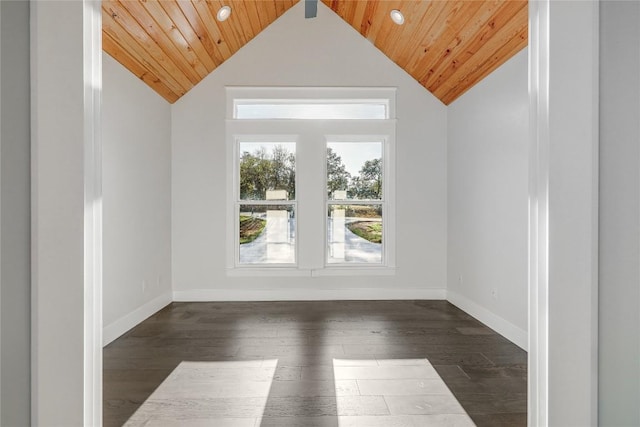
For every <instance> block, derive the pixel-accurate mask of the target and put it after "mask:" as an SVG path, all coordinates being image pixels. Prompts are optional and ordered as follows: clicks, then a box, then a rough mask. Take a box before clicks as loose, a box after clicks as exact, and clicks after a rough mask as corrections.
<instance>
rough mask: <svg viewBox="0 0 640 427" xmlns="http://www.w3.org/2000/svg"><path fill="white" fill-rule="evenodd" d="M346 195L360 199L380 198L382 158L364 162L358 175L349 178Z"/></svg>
mask: <svg viewBox="0 0 640 427" xmlns="http://www.w3.org/2000/svg"><path fill="white" fill-rule="evenodd" d="M347 195H348V196H349V198H351V199H361V200H377V199H381V198H382V159H372V160H367V161H366V162H364V165H362V168H361V169H360V175H359V176H354V177H352V178H351V181H350V183H349V189H348V191H347Z"/></svg>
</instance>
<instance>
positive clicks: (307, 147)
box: [226, 87, 396, 277]
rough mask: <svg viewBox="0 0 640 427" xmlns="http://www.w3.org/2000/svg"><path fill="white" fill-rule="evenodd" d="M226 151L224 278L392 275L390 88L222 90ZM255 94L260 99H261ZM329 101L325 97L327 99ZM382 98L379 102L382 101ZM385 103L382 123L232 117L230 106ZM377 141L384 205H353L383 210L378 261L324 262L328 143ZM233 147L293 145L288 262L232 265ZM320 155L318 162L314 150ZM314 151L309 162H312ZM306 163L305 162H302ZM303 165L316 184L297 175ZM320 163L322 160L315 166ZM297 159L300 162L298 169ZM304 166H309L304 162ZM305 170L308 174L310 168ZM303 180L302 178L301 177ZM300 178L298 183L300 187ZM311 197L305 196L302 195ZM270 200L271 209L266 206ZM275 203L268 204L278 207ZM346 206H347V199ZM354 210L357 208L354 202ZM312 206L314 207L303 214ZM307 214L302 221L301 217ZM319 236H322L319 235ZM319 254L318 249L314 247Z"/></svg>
mask: <svg viewBox="0 0 640 427" xmlns="http://www.w3.org/2000/svg"><path fill="white" fill-rule="evenodd" d="M226 89H227V120H226V147H227V148H226V152H227V165H228V167H229V169H228V170H229V171H230V172H231V174H230V175H231V176H230V177H229V174H228V175H227V176H228V178H227V224H228V225H230V224H233V227H231V226H227V227H226V229H227V239H226V243H227V275H228V276H248V277H252V276H253V277H265V276H299V277H319V276H386V275H394V274H395V252H396V245H395V235H396V233H395V205H396V203H395V145H396V144H395V129H396V119H395V91H396V90H395V88H248V87H241V88H238V87H227V88H226ZM261 95H262V96H261ZM328 95H331V96H328ZM383 95H384V96H383ZM384 97H386V98H387V99H388V105H389V108H388V110H387V112H388V114H389V115H390V116H389V118H388V119H365V120H362V119H348V120H345V119H331V120H325V119H235V118H234V116H233V114H234V111H235V110H234V105H235V102H236V101H237V100H238V99H267V98H268V99H269V100H273V99H277V100H283V102H287V100H297V101H296V102H299V101H300V100H305V101H309V100H317V99H334V100H353V99H357V100H363V99H376V100H379V99H381V98H384ZM342 141H344V142H358V141H360V142H375V141H381V142H382V143H383V154H382V155H383V201H377V200H375V201H358V202H359V203H360V202H362V203H360V204H372V202H373V203H374V204H378V203H381V204H383V221H384V226H383V243H382V262H381V263H375V264H374V263H370V264H369V263H328V262H327V261H328V256H327V254H328V235H327V226H328V225H327V213H328V206H329V204H328V200H327V199H328V196H327V189H326V167H327V161H326V150H327V143H328V142H342ZM240 142H294V143H295V144H296V199H295V205H294V209H295V211H296V232H295V233H296V234H295V245H296V247H295V261H296V262H295V264H273V263H255V264H253V263H252V264H240V263H239V220H238V212H239V211H238V208H239V205H240V204H252V203H253V201H251V200H244V201H242V200H240V195H239V191H240V189H239V178H240V176H239V173H240V171H239V156H240V153H239V146H240ZM320 149H321V150H322V152H323V153H324V155H323V156H322V158H321V159H318V158H317V156H318V155H319V150H320ZM314 150H315V156H314V157H313V158H312V156H313V155H314V153H312V152H313V151H314ZM305 158H306V159H305ZM303 159H305V161H307V162H313V165H312V166H313V168H315V169H314V171H315V172H317V173H320V174H322V177H321V179H317V178H314V177H310V176H309V175H311V174H312V172H307V171H306V170H305V171H304V172H302V168H303V167H304V166H303V165H304V161H302V160H303ZM320 160H321V161H320ZM301 161H302V164H301ZM307 166H309V165H308V164H307ZM309 169H311V168H309ZM305 174H306V175H307V176H306V177H304V176H303V175H305ZM301 177H303V179H302V180H303V181H304V182H303V183H302V184H301ZM303 192H312V194H304V195H303V194H302V193H303ZM271 202H273V203H271ZM279 202H280V201H275V200H274V201H268V203H269V204H280V203H279ZM346 202H347V203H346V204H351V201H350V200H349V201H346ZM356 204H357V203H356ZM311 207H315V208H316V209H321V213H322V222H323V225H322V226H320V225H319V223H318V222H317V221H319V218H320V216H319V213H318V212H316V211H315V210H314V211H313V212H311V214H309V210H310V209H311ZM305 210H307V212H306V213H307V216H305V215H304V214H302V213H303V211H305ZM320 233H322V236H320ZM319 241H320V242H322V243H321V245H322V248H318V242H319Z"/></svg>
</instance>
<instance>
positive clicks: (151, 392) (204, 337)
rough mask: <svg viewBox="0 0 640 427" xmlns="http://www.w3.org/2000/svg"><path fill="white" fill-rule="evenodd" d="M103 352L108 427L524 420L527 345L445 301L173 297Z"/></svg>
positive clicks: (343, 426) (393, 426)
mask: <svg viewBox="0 0 640 427" xmlns="http://www.w3.org/2000/svg"><path fill="white" fill-rule="evenodd" d="M103 356H104V358H103V366H104V375H103V384H104V393H103V395H104V405H103V407H104V423H103V424H104V426H105V427H111V426H114V427H115V426H122V425H125V424H126V425H145V423H151V424H152V425H158V426H186V427H190V426H193V427H200V426H204V425H207V426H209V425H215V426H216V427H227V426H239V427H247V426H251V427H270V426H271V427H273V426H278V427H288V426H296V427H298V426H304V427H326V426H331V427H338V426H339V427H355V426H363V427H382V426H384V427H418V426H420V427H423V426H430V425H433V426H448V427H469V426H472V425H474V424H473V423H474V422H475V424H476V425H478V426H480V427H482V426H493V427H500V426H510V427H521V426H522V427H524V426H526V403H527V399H526V389H527V387H526V378H527V354H526V352H524V351H522V350H521V349H520V348H518V347H517V346H515V345H514V344H512V343H510V342H509V341H508V340H506V339H505V338H504V337H502V336H500V335H498V334H497V333H495V332H494V331H493V330H491V329H490V328H487V327H486V326H485V325H482V324H481V323H480V322H478V321H476V320H475V319H473V318H472V317H471V316H469V315H468V314H466V313H464V312H462V311H461V310H459V309H457V308H456V307H454V306H453V305H451V304H449V303H447V302H446V301H330V302H317V301H313V302H282V301H280V302H239V303H220V302H208V303H173V304H170V305H169V306H167V307H165V308H164V309H163V310H161V311H160V312H158V313H156V314H155V315H154V316H152V317H150V318H149V319H147V320H146V321H144V322H143V323H141V324H140V325H138V326H137V327H136V328H134V329H132V330H131V331H129V332H127V333H126V334H125V335H123V336H122V337H121V338H119V339H117V340H115V341H114V342H113V343H111V344H110V345H108V346H107V347H105V349H104V352H103ZM442 381H444V383H443V382H442ZM163 394H164V395H163ZM456 399H457V400H456ZM136 411H138V412H136ZM447 412H455V413H447ZM467 414H468V415H467ZM212 420H215V421H213V423H212ZM471 420H473V421H471Z"/></svg>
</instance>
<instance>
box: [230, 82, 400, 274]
mask: <svg viewBox="0 0 640 427" xmlns="http://www.w3.org/2000/svg"><path fill="white" fill-rule="evenodd" d="M227 98H228V104H227V105H228V108H227V113H228V117H229V119H228V120H227V139H228V141H229V142H228V147H229V149H228V151H227V153H228V158H229V164H230V165H231V167H232V170H233V177H234V178H233V180H231V181H230V182H229V187H228V188H229V190H228V194H229V197H230V199H231V203H230V205H229V209H228V212H229V213H228V218H229V223H230V224H229V225H230V227H228V230H229V231H228V235H227V247H228V251H229V256H228V262H227V266H228V271H229V272H230V274H257V275H260V274H278V275H310V276H313V275H331V274H347V275H349V274H389V272H390V271H391V272H392V271H393V268H394V266H395V239H394V229H395V224H394V214H395V206H394V192H393V191H392V189H393V183H394V179H395V177H394V175H393V155H394V151H395V149H394V136H395V120H394V119H393V118H392V117H393V114H394V108H395V106H394V102H395V90H394V89H389V88H375V89H367V88H355V89H344V88H337V89H332V88H320V89H319V88H227ZM231 224H233V225H231Z"/></svg>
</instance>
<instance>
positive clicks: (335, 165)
mask: <svg viewBox="0 0 640 427" xmlns="http://www.w3.org/2000/svg"><path fill="white" fill-rule="evenodd" d="M350 179H351V174H350V173H349V172H347V170H346V168H345V166H344V164H342V158H341V157H340V156H338V155H337V154H336V152H335V151H333V150H332V149H331V147H328V148H327V192H328V194H329V197H331V195H332V194H333V192H334V191H336V190H347V188H348V186H349V180H350Z"/></svg>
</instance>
